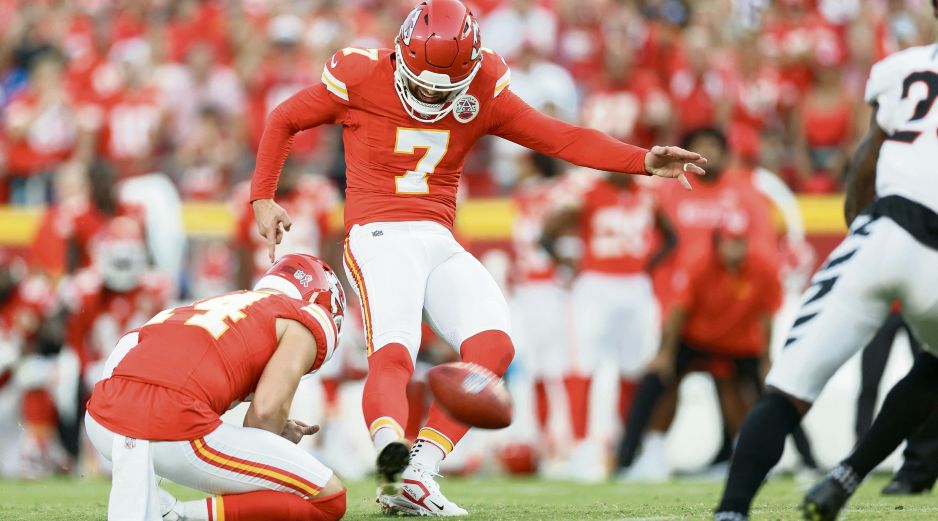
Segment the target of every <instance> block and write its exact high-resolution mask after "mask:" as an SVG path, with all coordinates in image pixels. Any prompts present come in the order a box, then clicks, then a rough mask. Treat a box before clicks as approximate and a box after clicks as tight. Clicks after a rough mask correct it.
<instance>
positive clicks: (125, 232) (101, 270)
mask: <svg viewBox="0 0 938 521" xmlns="http://www.w3.org/2000/svg"><path fill="white" fill-rule="evenodd" d="M90 250H91V258H92V263H93V264H94V267H95V269H96V270H97V272H98V274H99V275H100V276H101V283H102V284H103V285H104V287H105V288H107V289H109V290H111V291H116V292H119V293H123V292H126V291H130V290H132V289H134V288H136V287H138V286H139V285H140V283H141V281H142V280H143V276H144V275H145V274H146V272H147V269H148V268H149V265H150V257H149V252H148V250H147V244H146V240H145V239H144V236H143V228H142V226H141V224H140V223H139V222H138V221H137V220H135V219H133V218H131V217H125V216H119V217H115V218H113V219H111V221H110V222H108V223H107V224H106V225H105V226H104V228H102V229H101V231H99V232H98V233H96V234H95V235H94V237H93V238H92V240H91V248H90Z"/></svg>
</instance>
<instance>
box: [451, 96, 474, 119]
mask: <svg viewBox="0 0 938 521" xmlns="http://www.w3.org/2000/svg"><path fill="white" fill-rule="evenodd" d="M478 114H479V100H477V99H476V97H475V96H473V95H472V94H463V95H462V96H460V97H458V98H456V101H455V102H453V117H454V118H456V121H458V122H460V123H469V122H470V121H472V120H474V119H475V118H476V116H477V115H478Z"/></svg>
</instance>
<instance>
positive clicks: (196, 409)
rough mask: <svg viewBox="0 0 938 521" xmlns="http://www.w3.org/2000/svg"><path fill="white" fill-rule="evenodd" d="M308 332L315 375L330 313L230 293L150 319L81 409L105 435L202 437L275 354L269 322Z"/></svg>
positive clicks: (329, 343) (332, 331) (331, 331)
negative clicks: (85, 409) (106, 431)
mask: <svg viewBox="0 0 938 521" xmlns="http://www.w3.org/2000/svg"><path fill="white" fill-rule="evenodd" d="M278 318H285V319H290V320H295V321H297V322H300V323H301V324H303V325H304V326H306V327H307V328H309V330H310V331H311V332H312V333H313V337H314V338H315V339H316V342H315V345H310V346H309V347H310V349H315V350H316V359H315V362H314V363H313V365H312V367H310V368H309V371H310V372H312V371H315V370H317V369H319V367H320V366H321V365H322V363H323V361H324V360H326V358H327V357H328V355H329V354H330V353H331V352H332V350H334V349H335V343H336V336H337V329H336V325H335V322H334V321H333V319H332V315H331V314H330V313H328V312H327V311H326V310H324V309H322V308H321V307H320V306H319V305H317V304H310V303H308V302H305V301H302V300H297V299H293V298H290V297H287V296H286V295H280V294H271V293H264V292H254V291H236V292H233V293H227V294H224V295H221V296H217V297H212V298H209V299H205V300H200V301H198V302H195V303H194V304H191V305H189V306H183V307H178V308H174V309H167V310H165V311H162V312H160V313H158V314H157V315H156V316H155V317H153V318H152V319H151V320H150V321H149V322H147V324H146V325H144V326H143V327H141V328H140V329H139V341H138V343H137V345H136V347H134V348H132V349H130V351H128V353H127V355H126V356H124V358H123V359H122V360H121V361H120V362H119V363H118V364H117V366H116V367H115V368H114V372H113V374H112V376H111V377H110V378H108V379H106V380H103V381H101V382H98V384H97V385H95V388H94V391H93V392H92V395H91V399H90V400H89V402H88V411H89V412H90V413H91V415H92V416H93V417H94V418H95V419H96V420H97V421H98V422H100V423H101V424H102V425H104V426H105V427H107V428H108V429H110V430H112V431H114V432H117V433H120V434H123V435H125V436H132V437H135V438H140V439H147V440H169V441H178V440H187V439H195V438H198V437H200V436H204V435H205V434H208V433H209V432H211V431H212V430H214V429H215V428H216V427H218V425H219V424H220V423H221V420H220V419H219V416H221V414H222V413H224V412H225V411H227V410H228V409H229V408H230V407H231V406H232V405H233V404H236V403H238V402H241V401H244V400H245V399H248V398H249V397H250V395H251V394H252V393H253V392H254V390H255V388H256V387H257V382H258V381H259V380H260V377H261V373H262V372H263V371H264V367H266V365H267V362H268V361H269V360H270V357H271V356H272V355H273V354H274V351H275V350H276V349H277V344H278V341H277V331H276V319H278Z"/></svg>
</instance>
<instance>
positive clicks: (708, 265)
mask: <svg viewBox="0 0 938 521" xmlns="http://www.w3.org/2000/svg"><path fill="white" fill-rule="evenodd" d="M677 301H678V305H680V306H681V307H683V308H684V309H685V310H686V311H687V322H686V323H685V325H684V331H683V332H682V338H684V340H686V341H687V342H688V343H689V344H690V345H692V346H694V347H696V348H700V349H706V350H708V351H713V352H716V353H719V354H722V355H729V356H760V355H761V354H762V353H763V352H764V351H765V349H766V348H767V347H768V339H767V338H766V335H765V322H764V321H765V320H766V318H767V317H771V316H772V314H774V313H775V311H776V310H777V309H778V308H779V306H780V305H781V302H782V287H781V284H780V283H779V280H778V272H777V270H776V269H775V267H774V265H773V264H772V263H770V262H767V261H766V260H765V259H764V258H763V257H760V256H758V255H752V254H750V255H749V256H748V257H747V258H746V260H745V261H744V262H743V265H742V268H741V269H740V271H739V273H731V272H729V271H727V270H726V268H724V267H723V265H722V264H721V263H720V261H719V260H718V259H717V258H716V256H715V255H714V256H711V258H710V259H709V260H708V261H706V262H702V263H698V264H697V265H696V266H694V267H692V268H691V269H690V274H689V276H688V284H687V287H686V289H685V291H683V292H681V294H680V296H679V297H678V299H677Z"/></svg>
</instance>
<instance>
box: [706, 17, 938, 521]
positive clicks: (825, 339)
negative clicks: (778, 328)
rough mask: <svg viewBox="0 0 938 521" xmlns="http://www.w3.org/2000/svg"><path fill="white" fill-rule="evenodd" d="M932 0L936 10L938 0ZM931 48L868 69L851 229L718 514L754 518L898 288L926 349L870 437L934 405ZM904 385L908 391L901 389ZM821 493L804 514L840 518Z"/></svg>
mask: <svg viewBox="0 0 938 521" xmlns="http://www.w3.org/2000/svg"><path fill="white" fill-rule="evenodd" d="M932 6H933V9H934V11H935V15H936V16H938V0H932ZM935 60H936V50H935V45H929V46H923V47H912V48H909V49H906V50H903V51H901V52H897V53H895V54H893V55H891V56H888V57H886V58H885V59H883V60H882V61H880V62H878V63H877V64H876V65H874V66H873V68H872V70H871V71H870V78H869V81H868V82H867V86H866V95H865V99H866V101H867V102H868V103H870V104H871V105H872V107H873V115H872V118H871V120H870V128H869V131H868V133H867V134H866V136H865V137H864V139H863V140H862V141H861V143H860V145H859V146H858V147H857V150H856V152H855V153H854V156H853V158H852V160H851V162H850V165H849V168H848V171H847V174H848V183H847V189H846V202H845V205H844V206H845V208H844V214H845V217H846V220H847V223H849V225H850V231H849V233H848V235H847V237H846V238H845V239H844V240H843V242H841V244H840V245H839V246H838V247H837V248H836V249H835V250H834V251H833V252H832V253H831V254H830V256H829V257H828V259H827V261H826V262H825V263H824V264H823V265H822V266H821V267H820V269H819V270H818V271H817V272H816V273H815V275H814V278H813V279H812V284H811V286H810V287H809V288H808V290H807V291H806V292H805V294H804V297H803V300H802V304H801V311H800V313H799V315H798V318H797V319H795V322H794V324H793V325H792V327H791V330H790V332H789V336H788V340H787V341H786V343H785V344H786V345H785V350H784V351H783V352H782V354H781V356H780V357H779V358H778V359H777V360H775V362H774V365H773V367H772V370H771V371H770V372H769V375H768V377H767V378H766V385H767V387H768V392H767V393H766V394H765V395H764V396H763V397H762V398H761V399H760V400H759V403H758V404H756V406H755V407H754V408H753V410H752V411H751V412H750V414H749V416H748V417H747V419H746V421H745V422H744V424H743V427H742V430H741V432H740V437H739V441H738V443H737V446H736V454H735V455H734V457H733V461H732V464H731V466H730V475H729V477H728V479H727V483H726V490H725V491H724V493H723V498H722V501H721V502H720V505H719V507H718V509H717V513H716V519H719V520H724V521H732V520H739V519H746V517H747V516H748V512H749V508H750V505H751V503H752V499H753V497H754V496H755V494H756V491H757V490H758V489H759V486H760V485H761V484H762V481H763V480H764V479H765V476H766V474H767V473H768V472H769V470H770V469H771V468H772V467H773V466H774V465H775V464H776V463H777V462H778V460H779V458H781V455H782V451H783V448H784V440H785V436H787V435H788V433H790V432H791V431H792V429H794V428H795V426H797V425H798V424H799V423H800V421H801V418H802V417H803V416H804V414H805V413H806V412H807V411H808V409H809V408H810V406H811V404H812V403H813V402H814V400H815V399H817V397H818V395H819V394H820V393H821V391H822V389H823V388H824V385H825V384H826V383H827V381H828V380H830V378H831V377H832V376H833V375H834V373H835V372H836V371H837V369H839V368H840V367H841V366H842V365H843V364H844V363H845V362H846V361H847V360H848V359H849V358H850V357H852V356H853V355H854V354H856V352H857V351H859V350H860V349H861V348H862V347H863V346H864V345H866V344H867V343H868V342H869V340H870V339H871V338H872V336H873V334H874V333H875V332H876V330H877V329H878V328H879V327H880V325H881V324H882V323H883V321H884V320H885V319H886V317H887V316H888V315H889V312H890V307H891V305H892V302H893V300H894V299H896V298H898V299H899V300H900V301H901V302H902V316H903V318H904V319H905V320H906V322H907V323H908V325H909V327H910V328H911V329H912V331H913V333H914V334H915V335H916V337H917V338H918V339H919V340H920V341H921V342H922V344H923V348H924V352H923V353H922V354H920V355H919V356H918V357H917V359H916V363H915V366H914V367H913V369H912V371H911V372H910V374H909V375H908V376H907V377H906V378H905V379H903V380H902V381H901V382H900V383H899V384H897V386H896V388H895V389H894V390H893V392H892V393H890V397H889V398H887V400H886V403H885V405H884V408H883V411H882V412H881V413H880V417H879V419H878V420H877V421H876V422H875V423H874V428H871V430H870V432H869V433H868V435H867V438H868V439H875V440H876V443H875V445H876V446H879V447H888V446H890V442H892V441H893V440H895V444H892V447H895V445H896V444H898V440H900V439H902V438H903V437H905V436H906V435H907V434H908V433H909V432H910V431H911V430H912V428H914V427H915V426H917V425H918V424H920V423H921V421H922V420H923V419H924V415H925V414H927V412H928V411H930V410H931V409H932V408H933V406H934V405H933V404H934V401H933V398H934V397H935V395H936V388H935V386H934V382H935V379H936V378H938V360H936V358H935V355H938V313H936V309H938V295H936V294H935V292H934V290H933V288H935V287H936V284H938V272H936V271H935V270H934V266H936V265H938V264H936V263H938V235H936V232H935V230H936V229H938V184H936V181H935V177H934V175H933V174H934V172H933V171H932V169H929V168H923V166H922V165H931V164H935V162H936V161H938V143H936V139H938V137H936V128H938V111H934V110H932V105H933V104H934V102H935V100H936V99H938V62H936V61H935ZM897 392H899V393H900V394H904V395H905V396H910V395H911V396H912V398H911V399H908V398H905V399H901V400H896V399H895V396H896V393H897ZM891 450H892V449H891V448H890V449H889V451H891ZM887 454H888V452H887ZM876 462H877V460H876V458H875V456H872V455H871V454H869V453H858V454H855V455H854V456H852V457H851V458H849V459H848V460H847V463H846V464H842V465H840V466H838V467H837V468H836V469H835V470H834V471H833V472H832V473H831V474H830V475H829V477H828V481H830V482H833V486H835V487H839V488H840V491H841V496H845V495H847V494H849V493H850V492H852V491H853V490H854V489H855V488H856V486H857V485H858V484H859V480H860V479H861V478H862V476H863V475H865V473H866V472H868V471H869V470H870V469H872V468H873V466H874V465H875V464H876ZM820 499H821V498H818V497H815V498H813V499H812V498H811V497H809V499H808V500H807V501H806V503H805V507H804V508H805V512H806V514H808V515H809V517H810V518H811V519H833V518H834V517H833V516H835V515H836V511H837V510H839V506H840V505H842V504H843V502H842V501H839V502H838V501H835V502H833V503H834V504H831V503H827V502H826V501H821V500H820ZM837 503H839V505H838V504H837ZM831 512H833V514H831Z"/></svg>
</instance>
